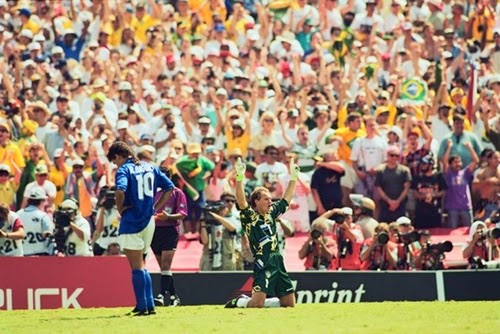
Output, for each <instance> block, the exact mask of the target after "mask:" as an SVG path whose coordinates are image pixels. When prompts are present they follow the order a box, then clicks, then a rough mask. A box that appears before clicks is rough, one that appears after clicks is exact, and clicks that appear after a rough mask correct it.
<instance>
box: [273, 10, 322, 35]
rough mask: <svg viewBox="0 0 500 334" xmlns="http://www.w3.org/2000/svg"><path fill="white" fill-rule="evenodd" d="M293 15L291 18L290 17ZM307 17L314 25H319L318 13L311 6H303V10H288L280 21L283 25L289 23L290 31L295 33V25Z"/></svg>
mask: <svg viewBox="0 0 500 334" xmlns="http://www.w3.org/2000/svg"><path fill="white" fill-rule="evenodd" d="M292 13H293V16H292ZM306 16H308V17H309V18H311V21H312V22H313V23H314V24H315V25H319V13H318V10H317V9H316V8H314V7H313V6H311V5H305V6H304V7H303V8H294V9H293V10H292V9H288V11H287V12H286V14H285V15H284V16H283V18H282V19H281V21H282V22H283V23H284V24H290V23H291V27H290V28H291V30H292V31H296V29H297V23H299V21H300V20H302V19H303V18H304V17H306Z"/></svg>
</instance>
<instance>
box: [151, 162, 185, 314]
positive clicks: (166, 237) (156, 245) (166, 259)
mask: <svg viewBox="0 0 500 334" xmlns="http://www.w3.org/2000/svg"><path fill="white" fill-rule="evenodd" d="M160 170H161V171H162V172H163V173H164V174H165V175H166V176H167V177H168V178H169V179H170V178H171V172H170V169H168V168H167V167H163V166H162V167H160ZM160 195H161V194H160V193H158V194H157V197H159V196H160ZM186 217H187V202H186V195H184V192H183V191H182V190H181V189H179V188H177V187H174V189H173V190H172V196H171V197H170V198H169V200H168V201H167V203H165V205H163V206H161V207H159V208H158V210H157V211H156V215H155V224H156V229H155V233H154V236H153V243H152V244H151V248H152V249H153V253H154V254H155V256H156V260H157V261H158V264H159V266H160V268H161V283H160V286H161V293H160V294H159V295H158V296H157V297H156V298H155V304H156V306H179V305H180V304H181V300H180V299H179V296H178V295H177V294H176V292H175V285H174V277H173V276H172V272H171V271H170V268H171V267H172V260H173V259H174V255H175V250H176V249H177V243H178V242H179V226H180V224H181V222H182V220H183V219H184V218H186ZM167 295H168V298H167Z"/></svg>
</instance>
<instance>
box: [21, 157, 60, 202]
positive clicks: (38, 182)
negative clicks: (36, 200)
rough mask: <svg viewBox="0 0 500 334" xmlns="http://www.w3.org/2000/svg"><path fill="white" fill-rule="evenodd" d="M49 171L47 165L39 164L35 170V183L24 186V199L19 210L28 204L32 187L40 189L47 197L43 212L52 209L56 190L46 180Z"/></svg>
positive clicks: (52, 184)
mask: <svg viewBox="0 0 500 334" xmlns="http://www.w3.org/2000/svg"><path fill="white" fill-rule="evenodd" d="M48 176H49V169H48V168H47V165H45V164H44V163H40V164H39V165H38V166H37V167H36V168H35V181H33V182H30V183H28V184H27V185H26V188H25V189H24V198H23V203H22V204H21V208H24V207H26V205H27V204H28V199H29V197H30V194H31V189H32V188H34V187H41V188H42V189H43V190H44V191H45V195H46V196H47V201H46V202H45V207H44V209H45V210H48V209H51V208H52V203H53V202H54V198H55V197H56V194H57V189H56V186H55V185H54V183H52V182H51V181H49V180H48Z"/></svg>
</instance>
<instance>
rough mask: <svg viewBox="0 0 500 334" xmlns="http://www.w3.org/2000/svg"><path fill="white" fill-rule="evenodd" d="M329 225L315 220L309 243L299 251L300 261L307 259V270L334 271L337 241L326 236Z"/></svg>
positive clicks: (308, 239)
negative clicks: (333, 262) (333, 261)
mask: <svg viewBox="0 0 500 334" xmlns="http://www.w3.org/2000/svg"><path fill="white" fill-rule="evenodd" d="M327 231H328V224H327V223H326V221H324V220H315V221H314V222H313V224H312V225H311V232H310V233H309V237H308V238H307V241H306V242H305V243H304V244H303V245H302V247H301V248H300V250H299V259H301V260H303V259H306V261H305V263H304V266H305V267H306V270H329V269H332V259H333V258H334V250H335V247H336V244H335V241H334V240H333V239H331V238H329V237H327V236H326V235H325V233H326V232H327Z"/></svg>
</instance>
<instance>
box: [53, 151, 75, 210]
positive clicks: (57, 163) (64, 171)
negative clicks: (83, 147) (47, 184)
mask: <svg viewBox="0 0 500 334" xmlns="http://www.w3.org/2000/svg"><path fill="white" fill-rule="evenodd" d="M65 159H66V156H65V154H64V148H59V149H57V150H55V152H54V164H53V165H52V166H51V167H50V170H49V180H50V181H51V182H52V183H53V184H54V185H55V186H56V191H57V192H56V197H55V198H54V205H55V206H56V207H57V206H58V205H59V204H61V203H62V202H63V201H64V197H65V196H64V195H65V192H64V191H65V189H64V183H65V182H66V178H67V177H68V173H69V170H70V168H69V167H68V166H66V163H65Z"/></svg>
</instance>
